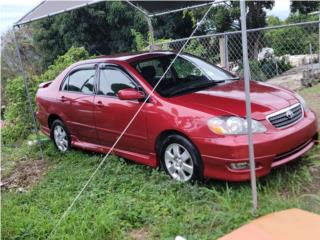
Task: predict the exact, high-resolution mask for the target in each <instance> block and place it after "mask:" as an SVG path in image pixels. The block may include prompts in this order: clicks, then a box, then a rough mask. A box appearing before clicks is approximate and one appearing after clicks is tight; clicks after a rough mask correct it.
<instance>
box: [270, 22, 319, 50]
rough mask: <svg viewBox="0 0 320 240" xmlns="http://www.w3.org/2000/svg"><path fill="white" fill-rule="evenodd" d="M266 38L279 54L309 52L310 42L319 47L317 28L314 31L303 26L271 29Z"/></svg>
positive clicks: (313, 46)
mask: <svg viewBox="0 0 320 240" xmlns="http://www.w3.org/2000/svg"><path fill="white" fill-rule="evenodd" d="M265 38H266V41H267V43H268V45H269V46H270V47H272V48H273V49H274V53H275V55H277V56H282V55H285V54H291V55H298V54H308V53H309V44H310V43H311V44H312V48H313V49H317V48H318V44H319V42H318V41H319V40H318V33H317V30H316V28H315V29H314V30H313V31H312V32H311V31H308V30H306V29H304V28H301V27H289V28H282V29H275V30H269V31H267V32H266V33H265Z"/></svg>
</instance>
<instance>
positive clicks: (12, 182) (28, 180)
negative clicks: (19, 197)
mask: <svg viewBox="0 0 320 240" xmlns="http://www.w3.org/2000/svg"><path fill="white" fill-rule="evenodd" d="M47 168H48V163H47V162H46V161H44V160H24V161H19V162H18V163H16V166H15V167H14V169H13V170H12V172H11V174H10V175H9V176H8V177H5V178H4V179H2V180H1V189H17V190H18V191H21V192H23V191H26V190H27V189H28V188H30V187H32V186H33V185H35V184H36V183H38V182H39V181H40V180H41V179H42V177H43V175H44V174H45V172H46V169H47Z"/></svg>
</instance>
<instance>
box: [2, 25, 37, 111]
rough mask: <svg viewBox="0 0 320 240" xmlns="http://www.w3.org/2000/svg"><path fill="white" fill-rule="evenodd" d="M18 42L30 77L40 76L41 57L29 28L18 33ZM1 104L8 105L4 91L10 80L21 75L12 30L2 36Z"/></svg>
mask: <svg viewBox="0 0 320 240" xmlns="http://www.w3.org/2000/svg"><path fill="white" fill-rule="evenodd" d="M16 37H17V41H18V42H19V45H20V49H21V58H22V61H23V63H24V67H25V70H26V72H27V74H28V75H29V76H31V75H33V74H39V73H40V72H41V70H42V69H41V67H40V55H39V54H38V52H37V51H36V48H35V47H34V43H33V41H32V37H31V29H30V28H29V27H27V26H24V27H21V28H20V29H18V30H17V31H16ZM1 43H2V44H1V93H2V94H1V104H2V105H5V104H6V97H5V92H4V89H5V87H6V85H7V82H8V81H10V80H9V79H13V78H16V77H17V76H18V75H20V74H21V72H20V66H19V62H18V58H17V52H16V45H15V42H14V35H13V32H12V30H8V31H7V32H6V33H4V34H3V35H2V36H1Z"/></svg>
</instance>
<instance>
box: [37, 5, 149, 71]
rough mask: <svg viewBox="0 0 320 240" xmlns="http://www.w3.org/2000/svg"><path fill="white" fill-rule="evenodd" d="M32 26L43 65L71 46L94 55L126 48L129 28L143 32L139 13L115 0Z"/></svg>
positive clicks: (131, 38) (131, 43)
mask: <svg viewBox="0 0 320 240" xmlns="http://www.w3.org/2000/svg"><path fill="white" fill-rule="evenodd" d="M33 28H34V31H33V33H34V35H33V38H34V40H35V42H36V44H37V46H38V47H39V50H40V51H41V52H42V53H43V57H44V59H43V60H44V61H43V62H44V65H45V66H48V65H50V64H51V63H52V61H53V59H55V58H56V57H57V56H59V55H62V54H63V53H65V52H66V51H67V50H68V49H69V48H70V47H71V46H75V47H81V46H84V47H85V48H86V49H87V50H88V52H89V53H90V54H96V55H102V54H112V53H116V52H124V51H130V50H131V49H133V48H135V45H134V36H133V35H132V33H131V29H132V28H134V29H136V30H137V31H139V32H141V33H142V34H144V35H146V33H147V25H146V22H145V20H144V17H143V15H142V14H139V13H138V12H137V11H136V10H135V9H133V8H132V7H130V6H129V5H128V4H126V3H122V2H119V1H113V2H111V1H110V2H109V1H108V2H100V3H97V4H95V5H91V6H88V7H85V8H80V9H76V10H73V11H71V12H68V13H65V14H61V15H58V16H54V17H52V18H47V19H44V20H41V21H39V22H36V23H34V24H33Z"/></svg>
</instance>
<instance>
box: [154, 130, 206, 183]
mask: <svg viewBox="0 0 320 240" xmlns="http://www.w3.org/2000/svg"><path fill="white" fill-rule="evenodd" d="M160 158H161V159H160V160H161V165H162V167H163V168H164V170H165V171H166V173H167V174H168V175H169V176H170V177H171V178H173V179H174V180H177V181H181V182H189V181H193V180H199V179H202V160H201V157H200V154H199V152H198V150H197V149H196V148H195V146H194V145H193V144H192V143H191V142H190V141H189V140H187V139H186V138H184V137H182V136H180V135H170V136H169V137H167V138H166V139H165V140H164V141H163V144H162V147H161V150H160Z"/></svg>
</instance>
